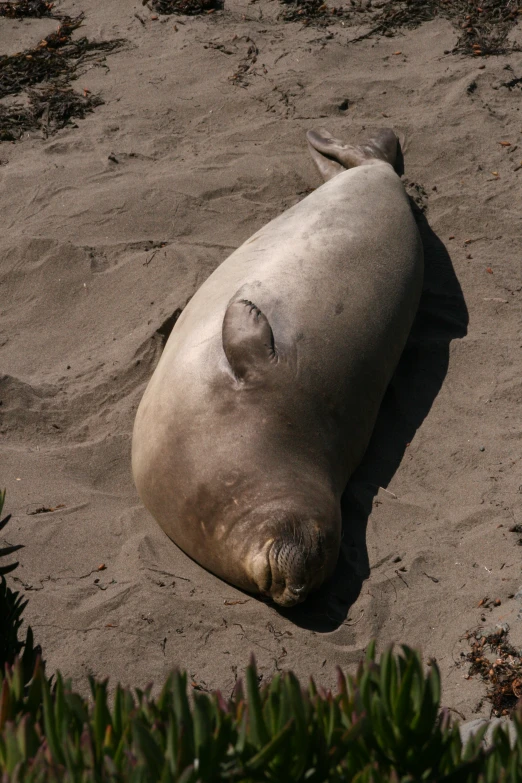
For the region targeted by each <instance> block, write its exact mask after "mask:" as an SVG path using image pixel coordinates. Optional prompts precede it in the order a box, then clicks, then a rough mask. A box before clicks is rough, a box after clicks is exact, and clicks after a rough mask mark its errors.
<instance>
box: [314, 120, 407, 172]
mask: <svg viewBox="0 0 522 783" xmlns="http://www.w3.org/2000/svg"><path fill="white" fill-rule="evenodd" d="M306 139H307V141H308V148H309V150H310V153H311V155H312V158H313V160H314V163H315V164H316V166H317V168H318V169H319V172H320V174H321V175H322V177H323V178H324V180H325V181H327V180H329V179H332V177H335V176H336V175H337V174H339V173H340V172H341V171H344V170H345V169H351V168H354V167H355V166H366V165H369V164H372V163H376V162H378V161H384V162H385V163H389V164H390V166H392V167H393V168H394V169H395V170H397V164H398V157H399V141H398V139H397V136H396V135H395V133H394V132H393V131H392V130H391V128H383V129H382V130H380V131H378V132H377V134H376V135H375V136H373V137H372V138H371V139H369V141H367V142H365V143H364V144H357V145H355V144H353V145H352V144H345V143H344V142H342V141H341V140H340V139H336V138H335V137H334V136H332V135H331V134H330V133H328V131H325V130H321V131H320V132H317V131H313V130H311V131H308V133H307V134H306Z"/></svg>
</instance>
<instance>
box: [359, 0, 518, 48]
mask: <svg viewBox="0 0 522 783" xmlns="http://www.w3.org/2000/svg"><path fill="white" fill-rule="evenodd" d="M352 2H355V0H352ZM521 14H522V4H521V2H520V0H388V2H387V3H386V5H385V6H384V7H383V8H382V9H381V10H380V11H379V12H377V13H376V14H375V13H373V12H372V13H371V15H370V16H369V17H368V21H371V24H372V27H371V29H370V30H369V31H368V32H366V33H364V34H363V35H360V36H358V37H357V38H354V39H352V41H351V43H354V42H355V41H362V40H364V39H365V38H371V37H373V36H375V35H387V36H391V35H395V34H396V33H397V32H398V31H399V30H400V29H401V28H414V27H418V26H419V25H420V24H422V23H423V22H428V21H431V20H432V19H435V17H436V16H441V17H443V18H445V19H449V20H450V21H451V22H452V23H453V25H454V26H455V27H456V28H457V29H458V30H459V32H460V36H459V39H458V41H457V44H456V46H455V47H454V49H453V50H452V53H453V54H468V55H473V56H481V55H488V54H489V55H491V54H508V53H509V52H514V51H521V47H520V46H518V45H516V44H514V43H510V42H509V41H508V40H507V38H508V35H509V33H510V31H511V30H512V29H513V27H514V26H515V25H516V24H517V22H518V20H519V18H520V15H521Z"/></svg>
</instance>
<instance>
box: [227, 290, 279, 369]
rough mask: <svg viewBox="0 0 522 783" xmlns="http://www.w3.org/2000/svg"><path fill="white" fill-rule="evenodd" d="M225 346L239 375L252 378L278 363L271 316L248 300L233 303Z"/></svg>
mask: <svg viewBox="0 0 522 783" xmlns="http://www.w3.org/2000/svg"><path fill="white" fill-rule="evenodd" d="M222 339H223V349H224V351H225V356H226V357H227V359H228V363H229V364H230V366H231V368H232V371H233V372H234V375H235V376H236V378H238V379H240V380H248V379H249V378H250V377H253V376H255V375H256V374H258V373H259V371H260V370H262V369H263V368H265V367H267V366H268V365H270V364H274V363H276V362H277V358H278V357H277V351H276V348H275V343H274V335H273V332H272V328H271V326H270V324H269V322H268V319H267V317H266V316H265V315H264V314H263V313H262V312H261V310H260V309H259V308H258V307H256V305H255V304H253V303H252V302H250V301H249V300H248V299H240V300H239V301H235V302H232V303H231V304H229V306H228V308H227V311H226V313H225V317H224V319H223V333H222Z"/></svg>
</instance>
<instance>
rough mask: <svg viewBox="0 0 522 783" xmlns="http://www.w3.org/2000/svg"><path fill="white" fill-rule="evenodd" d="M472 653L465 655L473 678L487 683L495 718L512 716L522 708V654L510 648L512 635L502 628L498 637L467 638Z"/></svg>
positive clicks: (480, 634)
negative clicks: (474, 676) (519, 707)
mask: <svg viewBox="0 0 522 783" xmlns="http://www.w3.org/2000/svg"><path fill="white" fill-rule="evenodd" d="M466 638H467V639H468V641H469V643H470V646H471V651H470V652H469V653H467V654H466V655H465V658H466V660H467V661H468V662H469V664H470V667H469V676H473V675H475V674H478V675H480V677H481V678H482V680H483V681H484V682H485V683H487V685H488V691H487V694H486V697H487V699H488V700H489V701H490V702H491V705H492V710H491V712H492V715H494V716H495V717H500V716H502V715H510V714H511V713H512V712H513V711H514V710H515V709H516V708H517V707H518V706H519V705H520V704H522V653H521V651H520V650H517V649H516V648H515V647H513V645H512V644H510V642H509V640H508V632H507V631H506V630H505V629H503V628H502V627H501V626H499V627H498V628H497V629H496V631H495V632H494V633H489V634H486V633H484V632H483V631H474V632H470V633H468V634H466Z"/></svg>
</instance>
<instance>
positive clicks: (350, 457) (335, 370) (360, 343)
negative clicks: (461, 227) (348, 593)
mask: <svg viewBox="0 0 522 783" xmlns="http://www.w3.org/2000/svg"><path fill="white" fill-rule="evenodd" d="M308 143H309V146H310V150H311V152H312V155H313V158H314V160H315V162H316V164H317V166H318V168H319V170H320V172H321V173H322V175H323V177H324V179H325V180H326V182H325V184H323V185H322V186H321V187H319V188H318V189H317V190H315V191H314V192H313V193H311V194H310V195H309V196H307V197H306V198H305V199H304V200H303V201H301V202H300V203H298V204H297V205H296V206H294V207H292V208H291V209H289V210H287V211H286V212H284V213H283V214H282V215H281V216H280V217H278V218H276V219H275V220H272V221H271V222H270V223H268V225H266V226H264V227H263V228H261V229H260V230H259V231H258V232H257V233H256V234H254V236H253V237H251V238H250V239H249V240H248V241H247V242H245V243H244V244H243V245H241V247H240V248H238V249H237V250H236V251H235V252H233V253H232V255H231V256H229V258H227V259H226V261H224V262H223V263H222V264H221V266H219V267H218V268H217V269H216V270H215V271H214V272H213V274H212V275H211V276H210V277H209V278H208V279H207V280H206V282H205V283H204V284H203V285H202V286H201V288H200V289H199V290H198V291H197V293H196V294H195V295H194V297H193V298H192V299H191V301H190V303H189V304H188V305H187V307H186V308H185V310H184V311H183V313H182V315H181V316H180V318H179V320H178V321H177V323H176V325H175V327H174V329H173V331H172V333H171V335H170V337H169V340H168V342H167V344H166V347H165V350H164V351H163V354H162V356H161V359H160V361H159V363H158V365H157V368H156V370H155V372H154V373H153V376H152V378H151V380H150V383H149V385H148V387H147V389H146V391H145V394H144V397H143V399H142V401H141V404H140V406H139V409H138V412H137V415H136V422H135V426H134V433H133V446H132V467H133V474H134V480H135V483H136V486H137V489H138V492H139V494H140V496H141V499H142V501H143V503H144V504H145V506H146V507H147V508H148V509H149V511H150V512H151V514H152V515H153V516H154V517H155V519H156V520H157V521H158V522H159V524H160V525H161V527H162V528H163V530H164V531H165V532H166V533H167V535H168V536H169V537H170V538H171V539H172V540H173V541H174V542H175V543H176V544H177V545H178V546H179V547H180V548H181V549H183V550H184V551H185V552H186V553H187V554H188V555H189V556H190V557H191V558H193V559H194V560H195V561H197V562H198V563H199V564H200V565H202V566H203V567H205V568H206V569H208V570H209V571H211V572H213V573H214V574H217V575H218V576H219V577H221V578H222V579H224V580H226V581H228V582H231V583H232V584H234V585H236V586H238V587H240V588H242V589H244V590H246V591H249V592H252V593H261V594H262V595H265V596H269V597H271V598H272V599H273V600H274V601H275V602H276V603H278V604H280V605H282V606H292V605H293V604H296V603H298V602H300V601H302V600H304V598H305V597H306V595H307V594H308V593H309V592H310V591H311V590H313V589H316V588H317V587H319V586H320V584H321V583H322V582H323V581H324V580H325V579H326V578H327V577H328V576H329V575H331V573H332V572H333V570H334V567H335V565H336V562H337V558H338V554H339V548H340V539H341V510H340V500H341V495H342V493H343V490H344V489H345V487H346V484H347V482H348V479H349V478H350V475H351V473H352V472H353V470H354V469H355V467H356V466H357V465H358V463H359V462H360V460H361V458H362V456H363V454H364V452H365V450H366V447H367V444H368V441H369V439H370V435H371V433H372V430H373V427H374V423H375V419H376V416H377V412H378V410H379V406H380V403H381V400H382V397H383V395H384V392H385V390H386V387H387V385H388V383H389V381H390V378H391V376H392V374H393V372H394V369H395V367H396V365H397V362H398V360H399V357H400V355H401V352H402V350H403V347H404V344H405V342H406V339H407V337H408V333H409V331H410V327H411V324H412V321H413V318H414V316H415V313H416V310H417V306H418V301H419V297H420V291H421V285H422V270H423V256H422V245H421V241H420V237H419V233H418V230H417V227H416V224H415V220H414V217H413V214H412V212H411V209H410V205H409V202H408V198H407V196H406V194H405V191H404V188H403V185H402V183H401V181H400V179H399V177H398V176H397V174H396V173H395V170H394V164H395V160H396V155H397V139H396V137H395V135H394V134H393V132H392V131H389V130H385V131H381V132H380V133H379V134H378V135H377V136H376V137H375V138H374V139H372V140H371V141H370V142H369V143H368V144H365V145H361V146H348V145H345V144H343V143H342V142H340V141H338V140H336V139H334V138H332V137H331V136H330V135H329V134H326V133H322V134H318V133H314V132H309V133H308Z"/></svg>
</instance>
